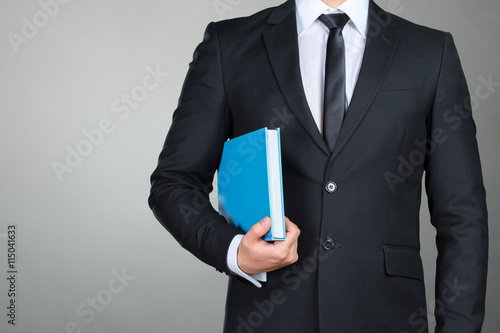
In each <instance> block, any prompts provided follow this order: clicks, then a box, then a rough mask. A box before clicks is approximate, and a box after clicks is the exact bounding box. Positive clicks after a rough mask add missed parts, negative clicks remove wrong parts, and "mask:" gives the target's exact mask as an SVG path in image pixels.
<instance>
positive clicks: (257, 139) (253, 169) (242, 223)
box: [217, 128, 286, 241]
mask: <svg viewBox="0 0 500 333" xmlns="http://www.w3.org/2000/svg"><path fill="white" fill-rule="evenodd" d="M217 189H218V197H219V213H220V214H222V215H223V216H225V217H226V219H227V220H228V222H229V223H233V224H234V225H235V226H237V227H238V228H240V229H242V230H243V231H245V232H247V231H248V230H249V229H250V228H251V227H252V226H253V225H254V224H255V223H257V222H259V221H260V220H262V219H263V218H264V217H266V216H269V217H270V218H271V229H270V231H269V232H268V233H267V234H266V235H265V236H264V237H263V238H264V240H266V241H276V240H284V239H285V233H286V232H285V209H284V204H283V180H282V175H281V143H280V130H279V128H277V129H267V128H262V129H259V130H257V131H254V132H250V133H248V134H245V135H242V136H239V137H237V138H234V139H232V140H229V141H226V142H225V143H224V151H223V153H222V159H221V162H220V166H219V170H218V173H217Z"/></svg>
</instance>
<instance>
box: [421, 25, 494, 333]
mask: <svg viewBox="0 0 500 333" xmlns="http://www.w3.org/2000/svg"><path fill="white" fill-rule="evenodd" d="M470 101H471V99H470V96H469V93H468V88H467V83H466V80H465V76H464V74H463V71H462V68H461V64H460V60H459V58H458V54H457V50H456V48H455V45H454V42H453V38H452V36H451V35H450V34H446V36H445V38H444V45H443V53H442V61H441V69H440V75H439V81H438V85H437V90H436V95H435V99H434V104H433V109H432V112H431V115H430V118H429V136H430V138H429V140H432V141H429V142H432V144H430V149H429V152H428V153H429V158H428V161H427V165H426V191H427V195H428V200H429V208H430V213H431V222H432V224H433V225H434V226H435V228H436V231H437V236H436V243H437V249H438V258H437V274H436V310H435V314H436V322H437V327H436V332H437V333H448V332H449V333H458V332H463V333H466V332H467V333H472V332H480V331H481V326H482V323H483V318H484V311H485V309H484V307H485V292H486V273H487V261H488V227H487V210H486V199H485V196H486V194H485V189H484V186H483V179H482V174H481V165H480V160H479V153H478V146H477V142H476V127H475V124H474V121H473V119H472V109H471V103H470Z"/></svg>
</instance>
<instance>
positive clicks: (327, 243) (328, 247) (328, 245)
mask: <svg viewBox="0 0 500 333" xmlns="http://www.w3.org/2000/svg"><path fill="white" fill-rule="evenodd" d="M334 247H335V241H334V240H333V239H331V238H327V239H325V240H324V241H323V248H324V249H325V250H327V251H330V250H331V249H333V248H334Z"/></svg>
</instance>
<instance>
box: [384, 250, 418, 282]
mask: <svg viewBox="0 0 500 333" xmlns="http://www.w3.org/2000/svg"><path fill="white" fill-rule="evenodd" d="M383 248H384V258H385V272H386V274H387V275H389V276H399V277H406V278H411V279H417V280H423V279H424V268H423V266H422V259H421V258H420V252H419V251H418V250H416V249H413V248H409V247H401V246H393V245H384V246H383Z"/></svg>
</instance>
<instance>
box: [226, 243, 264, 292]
mask: <svg viewBox="0 0 500 333" xmlns="http://www.w3.org/2000/svg"><path fill="white" fill-rule="evenodd" d="M242 238H243V235H236V236H234V238H233V240H232V241H231V244H229V249H228V250H227V266H228V267H229V269H230V270H231V272H233V273H234V274H236V275H239V276H241V277H242V278H245V279H246V280H248V281H250V282H251V283H252V284H253V285H254V286H256V287H257V288H260V287H262V284H261V283H260V282H259V281H261V282H266V281H267V273H266V272H262V273H257V274H247V273H245V272H243V271H242V270H241V269H240V268H239V267H238V246H240V243H241V239H242Z"/></svg>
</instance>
